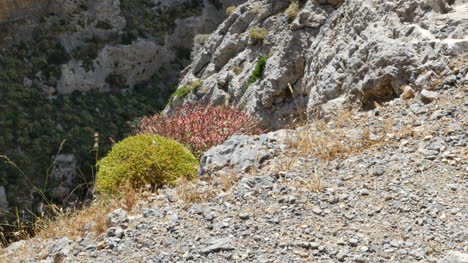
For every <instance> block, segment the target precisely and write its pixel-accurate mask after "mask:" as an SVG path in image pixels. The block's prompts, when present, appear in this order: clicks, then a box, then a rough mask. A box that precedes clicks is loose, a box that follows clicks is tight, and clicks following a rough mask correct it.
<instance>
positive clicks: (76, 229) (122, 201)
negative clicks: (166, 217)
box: [36, 183, 146, 238]
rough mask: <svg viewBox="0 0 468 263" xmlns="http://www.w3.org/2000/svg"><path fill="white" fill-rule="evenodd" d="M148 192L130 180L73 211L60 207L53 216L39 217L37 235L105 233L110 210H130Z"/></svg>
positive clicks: (49, 236) (59, 235)
mask: <svg viewBox="0 0 468 263" xmlns="http://www.w3.org/2000/svg"><path fill="white" fill-rule="evenodd" d="M145 195H146V193H145V192H144V191H137V190H135V189H133V188H132V187H131V186H130V184H128V183H127V184H125V187H124V188H123V189H122V191H121V192H119V193H118V194H117V195H113V196H110V195H101V196H98V197H96V199H95V200H94V201H93V202H92V203H91V205H90V206H89V207H86V208H83V209H77V210H74V211H67V210H63V209H58V208H57V209H56V210H55V211H56V212H55V215H54V216H53V217H49V218H40V219H38V222H37V223H36V233H37V234H36V237H37V238H53V237H70V238H74V237H83V236H84V235H85V234H86V233H87V232H95V233H96V234H101V233H104V232H105V231H106V230H107V222H106V220H107V218H106V216H107V215H108V214H109V213H110V212H112V211H113V210H115V209H118V208H124V209H125V210H127V211H131V210H132V209H133V208H135V207H136V206H137V204H138V202H139V201H140V200H144V199H145ZM85 225H87V229H85V227H84V226H85Z"/></svg>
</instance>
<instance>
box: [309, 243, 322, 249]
mask: <svg viewBox="0 0 468 263" xmlns="http://www.w3.org/2000/svg"><path fill="white" fill-rule="evenodd" d="M309 247H310V248H311V249H318V248H319V247H320V243H318V242H310V243H309Z"/></svg>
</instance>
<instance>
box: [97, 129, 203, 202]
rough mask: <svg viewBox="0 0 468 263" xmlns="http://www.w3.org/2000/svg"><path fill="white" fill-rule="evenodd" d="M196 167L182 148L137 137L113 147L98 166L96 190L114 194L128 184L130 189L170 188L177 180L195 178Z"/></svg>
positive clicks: (165, 140)
mask: <svg viewBox="0 0 468 263" xmlns="http://www.w3.org/2000/svg"><path fill="white" fill-rule="evenodd" d="M198 166H199V163H198V160H197V159H196V158H195V156H194V155H193V154H192V153H191V152H190V151H189V150H188V149H187V148H185V147H184V146H183V145H182V144H180V143H178V142H176V141H174V140H172V139H168V138H165V137H161V136H158V135H137V136H132V137H128V138H126V139H124V140H123V141H121V142H119V143H117V144H116V145H115V146H114V147H112V150H111V151H110V153H109V154H108V155H107V156H106V157H105V158H103V159H102V160H101V161H99V163H98V167H99V170H98V173H97V176H96V190H97V191H98V192H104V193H115V192H117V191H118V190H119V189H120V188H122V186H123V185H124V184H125V183H126V182H127V181H128V182H129V183H130V184H131V186H132V187H134V188H139V187H142V186H144V185H145V184H151V185H153V186H156V187H159V186H162V185H174V184H175V183H176V180H177V179H178V178H180V177H182V178H186V179H191V178H194V177H195V176H196V175H197V169H198Z"/></svg>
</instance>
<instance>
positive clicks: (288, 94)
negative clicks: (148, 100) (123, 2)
mask: <svg viewBox="0 0 468 263" xmlns="http://www.w3.org/2000/svg"><path fill="white" fill-rule="evenodd" d="M288 6H289V3H288V1H279V0H277V1H268V2H261V1H249V2H248V3H246V4H244V5H242V6H240V7H238V8H237V9H236V11H235V12H234V13H233V14H232V15H231V16H230V17H229V18H228V19H227V20H226V21H225V22H224V23H223V24H222V25H220V26H219V27H218V29H217V30H216V31H215V32H214V33H213V34H212V35H211V37H210V38H209V39H208V40H207V41H206V44H205V46H204V47H203V48H202V49H200V50H199V52H198V54H197V55H196V56H195V57H194V61H193V62H192V64H191V65H190V66H189V67H188V68H187V69H186V70H185V71H186V72H185V74H184V76H183V79H182V81H181V83H180V85H179V86H183V85H185V84H186V83H188V82H190V81H193V80H195V79H199V80H201V81H202V82H203V87H202V88H199V89H198V90H197V91H196V92H194V93H193V94H191V95H189V96H188V97H186V98H185V101H190V102H203V103H213V104H223V103H225V102H229V103H232V104H234V105H236V106H239V107H241V108H243V109H245V110H246V111H247V112H248V113H250V114H253V115H256V116H257V117H259V118H261V119H262V120H263V122H264V124H265V125H266V126H269V127H273V128H278V127H280V126H281V125H282V124H284V123H285V122H287V121H285V120H290V119H291V117H290V116H291V115H297V113H298V112H301V111H307V113H308V115H309V117H310V118H313V117H316V116H320V115H321V114H322V109H321V107H322V105H324V104H325V103H327V102H328V101H331V100H335V99H341V100H344V101H346V102H358V103H361V104H363V105H364V106H368V105H371V104H372V103H373V101H385V100H389V99H393V98H396V97H398V96H399V95H400V94H401V92H402V91H401V89H402V87H404V86H405V85H409V86H411V87H412V88H414V89H416V90H417V91H420V90H422V89H425V88H429V87H430V85H431V83H432V81H433V80H434V77H435V76H437V75H438V74H441V73H443V72H445V71H447V70H448V69H449V68H448V66H449V63H450V61H451V60H452V59H453V58H457V57H458V58H462V57H466V56H467V53H468V32H467V28H468V4H467V3H466V2H464V1H461V2H460V1H457V2H453V1H451V2H446V1H438V0H436V1H420V0H419V1H401V0H393V1H383V0H373V1H361V0H348V1H300V7H299V9H298V10H297V12H296V13H293V17H291V15H290V16H288V15H287V14H290V12H289V13H288V11H287V9H288ZM255 28H264V29H265V30H266V31H267V35H266V36H264V39H263V40H262V39H259V36H252V34H250V36H249V33H250V32H251V31H252V30H253V29H255ZM260 56H263V57H268V60H267V62H266V65H265V68H264V70H263V74H262V75H261V78H259V79H258V80H256V81H254V82H253V83H251V84H249V79H250V78H251V76H252V72H253V70H254V68H255V66H256V63H257V61H258V58H259V57H260ZM428 74H430V75H429V77H428ZM421 78H423V79H421ZM418 80H419V81H418ZM250 82H252V81H250ZM290 86H291V87H290ZM170 109H171V108H167V109H166V110H167V111H170Z"/></svg>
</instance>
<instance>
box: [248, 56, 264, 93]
mask: <svg viewBox="0 0 468 263" xmlns="http://www.w3.org/2000/svg"><path fill="white" fill-rule="evenodd" d="M269 58H270V57H263V56H260V57H258V59H257V64H256V65H255V68H254V70H253V71H252V76H250V78H249V82H248V83H247V85H246V86H244V88H243V89H244V92H245V91H247V89H248V88H249V87H250V85H252V84H253V83H255V82H256V81H257V80H259V79H261V78H262V75H263V71H264V69H265V65H266V61H267V60H268V59H269Z"/></svg>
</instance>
